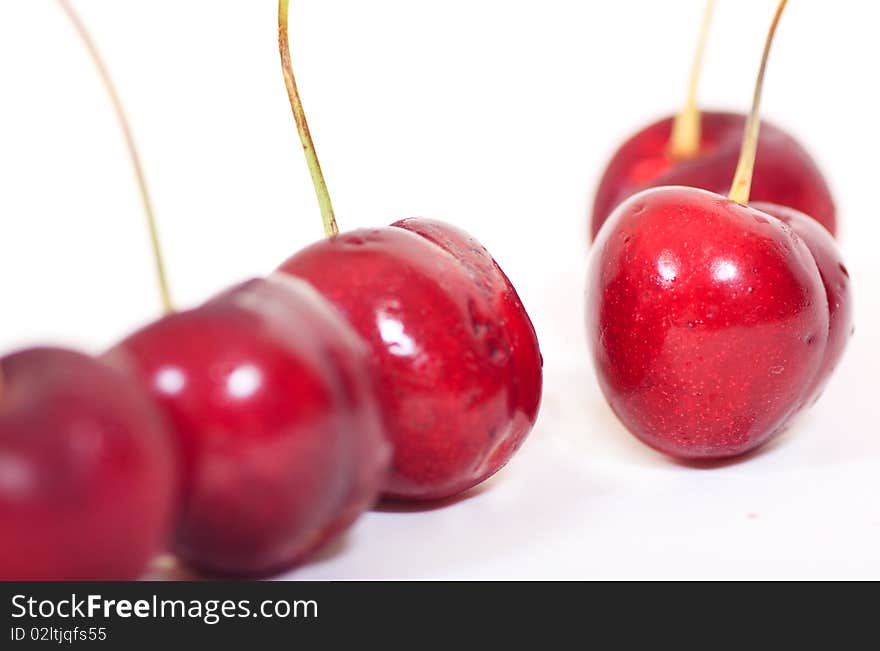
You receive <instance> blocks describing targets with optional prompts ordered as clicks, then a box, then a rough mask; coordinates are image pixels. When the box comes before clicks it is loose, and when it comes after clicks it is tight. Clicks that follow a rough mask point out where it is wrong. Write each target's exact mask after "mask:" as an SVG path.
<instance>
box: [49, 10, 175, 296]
mask: <svg viewBox="0 0 880 651" xmlns="http://www.w3.org/2000/svg"><path fill="white" fill-rule="evenodd" d="M58 4H59V5H61V8H62V9H63V10H64V13H66V14H67V17H68V18H69V19H70V22H71V23H72V24H73V27H74V29H75V30H76V32H77V34H78V35H79V37H80V39H81V40H82V42H83V45H85V47H86V49H87V50H88V52H89V55H90V56H91V58H92V61H93V62H94V64H95V68H96V69H97V71H98V75H99V76H100V77H101V82H102V83H103V84H104V88H105V89H106V91H107V94H108V95H109V96H110V101H111V102H112V104H113V110H114V112H115V113H116V118H117V120H118V121H119V126H120V127H121V128H122V134H123V136H124V137H125V146H126V148H127V149H128V154H129V157H130V158H131V164H132V167H133V168H134V173H135V176H136V177H137V183H138V187H139V188H140V194H141V202H142V204H143V209H144V217H145V218H146V222H147V230H148V231H149V234H150V244H151V246H152V250H153V260H154V262H155V265H156V277H157V279H158V282H159V294H160V298H161V300H162V307H163V309H164V310H165V312H166V313H170V312H173V311H174V303H173V301H172V300H171V290H170V289H169V286H168V275H167V273H166V272H165V262H164V258H163V256H162V246H161V244H160V239H159V229H158V227H157V225H156V216H155V213H154V212H153V202H152V200H151V198H150V191H149V188H148V186H147V179H146V176H145V174H144V169H143V165H142V164H141V159H140V155H139V154H138V149H137V145H136V143H135V140H134V135H133V134H132V130H131V125H130V124H129V122H128V118H127V116H126V113H125V109H124V108H123V106H122V100H121V99H120V97H119V93H118V92H117V90H116V85H115V84H114V83H113V78H112V77H111V76H110V71H109V69H108V68H107V64H106V63H104V59H103V58H102V57H101V54H100V52H99V51H98V47H97V45H95V42H94V40H93V39H92V37H91V34H90V33H89V31H88V30H87V29H86V26H85V24H84V23H83V22H82V20H81V19H80V17H79V15H78V14H77V13H76V11H75V10H74V9H73V6H72V5H71V4H70V2H68V0H58Z"/></svg>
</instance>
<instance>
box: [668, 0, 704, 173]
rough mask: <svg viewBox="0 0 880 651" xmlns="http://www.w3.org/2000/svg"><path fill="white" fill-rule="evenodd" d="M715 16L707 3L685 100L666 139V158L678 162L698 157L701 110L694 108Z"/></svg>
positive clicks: (696, 105) (697, 107)
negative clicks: (667, 143) (667, 140)
mask: <svg viewBox="0 0 880 651" xmlns="http://www.w3.org/2000/svg"><path fill="white" fill-rule="evenodd" d="M714 13H715V0H706V6H705V8H704V9H703V22H702V24H701V25H700V36H699V38H698V39H697V50H696V52H695V53H694V60H693V62H692V63H691V76H690V80H689V81H688V91H687V98H686V99H685V102H684V106H683V107H682V109H681V111H679V113H678V115H676V116H675V122H673V124H672V135H671V136H670V138H669V155H670V156H672V157H673V158H677V159H687V158H694V157H695V156H697V155H699V153H700V136H701V124H700V107H699V105H698V104H697V91H698V89H699V87H700V72H701V71H702V69H703V55H704V54H705V52H706V42H707V41H708V40H709V28H710V27H711V25H712V15H713V14H714Z"/></svg>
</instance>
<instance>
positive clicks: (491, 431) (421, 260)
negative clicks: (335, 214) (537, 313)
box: [280, 219, 541, 500]
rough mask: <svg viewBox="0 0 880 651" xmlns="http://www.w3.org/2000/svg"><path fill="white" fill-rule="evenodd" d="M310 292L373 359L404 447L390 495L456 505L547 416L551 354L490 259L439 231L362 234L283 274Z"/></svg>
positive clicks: (432, 224)
mask: <svg viewBox="0 0 880 651" xmlns="http://www.w3.org/2000/svg"><path fill="white" fill-rule="evenodd" d="M280 271H282V272H284V273H288V274H292V275H295V276H298V277H300V278H303V279H305V280H307V281H308V282H310V283H312V284H313V285H314V286H315V287H316V288H317V289H318V291H319V292H321V294H323V295H324V296H326V297H327V298H329V299H330V301H331V302H333V304H334V305H336V306H337V307H338V308H339V309H340V311H341V312H342V313H343V314H345V316H346V317H347V318H348V320H349V322H350V323H351V324H352V325H353V326H354V328H355V330H357V331H358V333H359V334H360V335H361V336H362V337H363V338H364V340H365V341H366V342H367V344H368V345H369V347H370V349H371V351H372V358H373V363H374V368H375V371H374V372H375V375H376V378H377V387H378V395H379V404H380V406H381V408H382V411H383V414H384V422H385V429H386V432H387V433H388V436H389V439H390V440H391V442H392V444H393V447H394V457H393V461H392V471H391V474H390V475H389V477H388V480H387V481H386V483H385V487H384V492H385V495H386V496H387V497H390V498H395V499H406V500H432V499H439V498H444V497H449V496H452V495H455V494H457V493H460V492H461V491H464V490H466V489H468V488H471V487H472V486H475V485H476V484H479V483H480V482H482V481H483V480H485V479H486V478H488V477H489V476H491V475H492V474H494V473H495V472H497V471H498V470H499V469H500V468H501V467H502V466H503V465H504V464H505V463H507V461H508V460H509V459H510V457H511V456H512V455H513V454H514V452H516V450H517V449H518V448H519V446H520V445H521V444H522V442H523V440H524V439H525V437H526V435H527V434H528V433H529V431H530V430H531V428H532V426H533V425H534V423H535V419H536V418H537V413H538V406H539V403H540V397H541V355H540V352H539V350H538V341H537V337H536V336H535V331H534V328H533V327H532V324H531V321H530V320H529V317H528V315H527V314H526V311H525V309H524V308H523V306H522V303H521V302H520V300H519V298H518V296H517V294H516V292H515V291H514V289H513V287H512V286H511V284H510V282H509V281H508V280H507V278H506V277H505V275H504V274H503V272H502V271H501V269H500V268H499V267H498V265H497V264H496V263H495V261H494V260H493V259H492V257H491V256H490V255H489V253H488V252H487V251H486V250H485V249H484V248H483V247H482V246H481V245H480V244H479V243H478V242H477V241H476V240H474V239H473V238H472V237H470V236H469V235H467V234H466V233H464V232H462V231H460V230H457V229H455V228H453V227H452V226H449V225H448V224H444V223H441V222H436V221H430V220H425V219H408V220H403V221H400V222H397V223H395V224H393V225H392V226H390V227H385V228H371V229H363V230H358V231H353V232H350V233H345V234H342V235H339V236H337V237H334V238H332V239H328V240H323V241H321V242H318V243H316V244H313V245H311V246H309V247H307V248H306V249H304V250H302V251H300V252H299V253H297V254H296V255H294V256H293V257H291V258H290V259H289V260H287V261H286V262H285V263H284V264H283V265H281V267H280Z"/></svg>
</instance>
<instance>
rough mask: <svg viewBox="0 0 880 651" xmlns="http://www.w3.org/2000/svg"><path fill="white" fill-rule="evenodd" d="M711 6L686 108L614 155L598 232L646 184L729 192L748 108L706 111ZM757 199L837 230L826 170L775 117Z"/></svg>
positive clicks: (761, 156) (765, 128) (760, 163)
mask: <svg viewBox="0 0 880 651" xmlns="http://www.w3.org/2000/svg"><path fill="white" fill-rule="evenodd" d="M712 5H713V3H712V2H711V1H710V2H709V3H708V4H707V10H706V16H705V18H704V21H703V29H702V30H701V38H700V41H699V46H698V48H697V54H696V56H695V59H694V66H693V71H692V74H691V82H690V85H689V89H688V90H689V92H688V99H687V101H686V103H685V107H684V109H683V110H682V111H681V113H679V114H678V115H677V116H675V117H667V118H664V119H662V120H660V121H658V122H655V123H654V124H651V125H649V126H647V127H645V128H644V129H642V130H641V131H639V132H637V133H636V134H634V135H633V136H632V137H630V138H629V139H628V140H627V141H626V142H625V143H624V144H623V145H622V146H621V147H620V149H618V150H617V152H615V154H614V155H613V156H612V158H611V161H610V162H609V163H608V166H607V167H606V169H605V171H604V173H603V175H602V178H601V180H600V182H599V187H598V189H597V191H596V197H595V200H594V204H593V213H592V222H591V237H592V238H593V239H595V238H596V235H597V233H598V232H599V229H600V228H601V227H602V224H604V223H605V220H606V219H607V218H608V216H609V215H610V214H611V211H612V210H613V209H614V208H615V207H616V206H617V205H619V204H620V203H621V202H622V201H623V200H624V199H626V198H627V197H629V196H631V195H633V194H635V193H637V192H640V191H642V190H645V189H647V188H652V187H659V186H665V185H686V186H692V187H697V188H703V189H705V190H711V191H713V192H717V193H722V194H723V193H725V192H726V191H727V189H728V185H729V183H730V179H731V177H732V176H733V173H734V171H735V169H736V165H737V160H738V158H739V152H740V149H741V147H742V144H743V129H744V127H745V122H746V115H745V114H740V113H724V112H709V111H705V112H702V113H701V112H700V110H699V108H698V106H697V102H696V89H697V85H698V81H699V71H700V61H701V59H702V53H703V48H704V45H705V40H706V35H707V32H708V25H709V18H710V16H711V11H712ZM751 198H752V200H754V201H764V202H770V203H775V204H780V205H783V206H790V207H792V208H795V209H797V210H799V211H801V212H803V213H806V214H807V215H810V216H811V217H813V218H814V219H816V220H817V221H818V222H819V223H821V224H822V225H823V226H825V228H827V229H828V230H829V231H830V232H831V234H832V235H833V234H835V233H836V229H837V219H836V210H835V207H834V201H833V199H832V196H831V191H830V189H829V188H828V184H827V183H826V181H825V178H824V177H823V175H822V172H821V171H820V170H819V168H818V166H817V165H816V163H815V161H814V160H813V158H812V157H811V156H810V154H809V153H808V152H807V151H806V149H804V147H803V146H802V145H801V144H800V143H799V142H798V141H797V140H796V139H795V138H794V137H793V136H791V135H790V134H788V133H787V132H785V131H783V130H782V129H780V128H779V127H776V126H773V125H771V124H766V123H765V124H763V125H762V126H761V136H760V144H759V147H758V154H757V161H756V163H755V176H754V179H753V181H752V191H751Z"/></svg>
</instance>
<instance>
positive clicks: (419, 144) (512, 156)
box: [0, 0, 880, 579]
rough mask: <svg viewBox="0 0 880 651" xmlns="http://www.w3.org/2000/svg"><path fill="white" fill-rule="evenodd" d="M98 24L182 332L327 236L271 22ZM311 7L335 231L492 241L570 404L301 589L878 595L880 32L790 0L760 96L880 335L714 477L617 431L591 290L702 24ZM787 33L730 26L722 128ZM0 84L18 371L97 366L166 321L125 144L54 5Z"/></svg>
mask: <svg viewBox="0 0 880 651" xmlns="http://www.w3.org/2000/svg"><path fill="white" fill-rule="evenodd" d="M76 4H77V6H78V7H79V8H80V10H81V12H82V14H83V16H84V18H85V20H86V21H87V22H88V24H89V25H90V27H91V29H92V31H93V32H94V35H95V37H96V38H97V40H98V42H99V44H100V45H101V47H102V48H103V50H104V53H105V55H106V57H107V58H108V60H109V63H110V67H111V69H112V71H113V73H114V75H115V77H116V79H117V81H118V84H119V86H120V90H121V93H122V96H123V98H124V101H125V102H126V104H127V105H128V108H129V112H130V113H131V117H132V120H133V123H134V128H135V131H136V134H137V136H138V139H139V141H140V144H141V148H142V151H143V156H144V161H145V165H146V168H147V173H148V176H149V178H150V180H151V182H152V187H153V192H154V195H155V200H156V207H157V211H158V215H159V219H160V222H161V229H162V233H163V235H164V239H165V244H166V249H167V253H168V263H169V270H170V273H171V280H172V284H173V288H174V290H175V295H176V297H177V299H178V302H179V303H180V304H181V305H187V304H192V303H195V302H197V301H199V300H201V299H203V298H205V297H207V296H208V295H209V294H210V293H211V292H214V291H216V290H218V289H220V288H222V287H223V286H224V285H227V284H229V283H231V282H234V281H236V280H238V279H242V278H244V277H246V276H249V275H255V274H260V273H265V272H268V271H269V270H271V269H272V268H273V267H274V266H275V265H276V264H277V263H278V262H279V261H280V260H282V259H283V258H284V257H286V256H287V255H289V254H290V253H291V252H293V251H294V250H295V249H296V248H297V247H300V246H302V245H304V244H306V243H308V242H310V241H312V240H314V239H316V238H318V237H320V236H321V225H320V219H319V217H318V213H317V207H316V205H315V201H314V198H313V196H312V194H311V188H310V185H309V179H308V175H307V173H306V170H305V165H304V163H303V161H302V160H301V158H302V157H301V155H300V153H299V151H298V145H297V143H296V140H295V132H294V129H293V125H292V123H291V118H290V114H289V109H288V107H287V103H286V98H285V95H284V88H283V85H282V81H281V74H280V72H279V68H278V60H277V51H276V46H275V40H274V39H275V4H276V3H275V2H273V1H272V0H265V1H264V2H253V1H247V2H245V0H238V1H237V2H233V1H231V0H230V1H228V2H216V3H210V4H206V3H204V2H196V1H195V0H174V1H171V0H166V1H164V2H152V3H143V2H135V1H134V0H79V1H78V2H77V3H76ZM292 4H293V7H292V14H293V15H292V19H293V20H292V42H293V57H294V63H295V65H297V70H298V77H299V81H300V86H301V90H302V92H303V94H304V101H305V103H306V109H307V111H308V112H309V115H310V118H311V123H312V130H313V132H314V134H315V137H316V139H317V145H318V149H319V153H320V155H321V159H322V163H323V165H324V168H325V172H326V174H327V177H328V181H329V183H330V189H331V192H332V193H333V197H334V203H335V205H336V208H337V212H338V216H339V219H340V223H341V225H342V227H343V228H355V227H358V226H363V225H370V224H386V223H389V222H390V221H392V220H394V219H397V218H400V217H405V216H411V215H423V216H429V217H437V218H441V219H446V220H448V221H452V222H454V223H457V224H459V225H461V226H463V227H465V228H467V229H468V230H470V231H471V232H472V233H473V234H474V235H476V236H477V237H478V238H480V239H481V240H482V241H483V243H484V244H485V245H486V246H487V247H488V248H489V249H490V251H492V252H493V254H494V255H495V256H496V258H497V259H498V260H499V262H500V263H501V265H502V266H503V267H504V269H505V270H506V271H507V272H508V274H509V275H510V277H511V278H512V280H513V281H514V283H515V284H516V286H517V288H518V289H519V291H520V294H521V295H522V297H523V300H524V302H525V303H526V305H527V307H528V308H529V311H530V313H531V314H532V317H533V319H534V321H535V325H536V327H537V329H538V333H539V336H540V338H541V343H542V349H543V352H544V355H545V360H546V364H545V370H546V384H545V400H544V406H543V410H542V414H541V418H540V421H539V423H538V426H537V428H536V429H535V431H534V433H533V434H532V436H531V438H530V439H529V441H528V442H527V444H526V445H525V447H524V449H523V450H522V452H521V453H520V454H519V455H518V456H517V457H516V458H515V459H514V460H513V461H512V462H511V463H510V465H509V466H508V468H506V469H505V470H504V471H502V473H501V474H500V475H498V476H497V478H496V479H494V480H492V481H491V482H490V483H489V484H487V486H486V487H485V488H484V489H481V490H478V491H476V492H475V493H474V494H472V495H469V496H467V497H466V498H465V499H462V500H459V501H457V502H455V503H454V504H449V505H445V506H443V507H442V508H435V509H431V510H427V511H413V512H387V511H382V512H375V513H371V514H368V515H367V516H365V517H364V518H363V519H362V520H361V521H360V522H359V523H358V524H357V526H356V527H355V528H354V529H353V530H352V531H351V533H350V534H349V535H348V536H347V537H346V538H345V539H344V540H343V541H341V543H340V544H339V545H337V546H336V547H335V548H334V549H331V550H328V551H327V552H326V553H325V554H324V555H323V556H322V558H320V559H319V560H317V561H316V562H314V563H312V564H310V565H308V566H307V567H304V568H302V569H300V570H298V571H296V572H294V573H292V574H290V575H289V577H290V578H309V579H312V578H345V579H356V578H545V577H546V578H550V577H553V578H561V577H577V578H600V577H603V578H604V577H614V578H622V577H629V578H650V577H664V578H671V577H681V578H684V577H687V578H705V577H731V578H735V577H750V578H764V577H785V578H807V577H809V578H826V577H827V578H832V577H833V578H843V577H851V578H855V577H864V578H874V579H877V578H880V560H878V556H877V549H878V547H880V544H878V543H880V426H878V424H877V419H876V418H877V416H876V414H877V408H876V400H877V396H876V393H877V387H878V379H877V377H878V376H877V373H878V369H880V341H878V339H877V334H876V333H877V332H880V292H878V289H877V288H878V286H880V256H878V255H877V252H876V249H877V246H878V240H880V220H878V217H877V215H878V204H880V202H878V195H877V192H878V178H880V166H878V164H877V160H878V151H880V130H878V129H877V123H876V119H877V117H876V116H877V115H878V112H880V87H878V85H877V84H876V83H873V79H871V78H869V77H867V76H865V73H862V72H860V71H863V70H866V69H868V68H870V65H869V64H870V62H873V61H877V60H880V42H878V40H877V39H876V35H875V34H874V26H875V25H876V24H877V21H878V19H880V8H878V7H876V6H875V5H874V4H873V3H862V2H855V1H851V2H847V3H837V4H835V5H833V7H832V5H831V4H829V3H820V2H792V3H790V6H789V9H788V11H787V14H786V16H785V17H784V18H783V22H782V24H781V26H780V30H779V34H778V39H777V43H776V46H775V47H774V53H773V59H772V61H771V63H770V67H769V70H768V77H767V87H766V90H765V94H764V106H765V115H767V116H768V117H770V118H772V119H774V120H775V121H776V122H778V123H780V124H782V125H784V126H785V127H786V128H788V129H790V130H791V131H793V132H794V133H796V134H797V135H798V136H799V137H800V138H801V139H802V140H803V141H804V142H805V143H806V144H807V146H808V147H809V148H810V149H811V150H812V151H813V153H814V154H815V156H816V157H817V159H818V160H819V161H820V163H821V165H822V167H823V168H824V170H825V171H826V172H827V174H828V176H829V178H830V180H831V183H832V185H833V187H834V189H835V193H836V196H837V200H838V204H839V208H840V218H841V223H842V238H841V241H842V246H843V249H844V252H845V255H846V259H847V261H848V265H849V267H850V270H851V272H852V276H853V282H854V286H855V293H856V294H855V296H856V336H855V337H854V339H853V340H852V344H851V347H850V349H849V351H848V353H847V356H846V359H845V360H844V362H843V365H842V367H841V368H840V369H839V371H838V373H837V376H836V378H835V379H834V381H833V382H832V384H831V386H830V387H829V389H828V391H827V393H826V395H825V397H824V398H823V399H822V400H821V401H820V402H819V404H818V405H817V406H816V407H815V408H814V409H813V410H812V411H811V412H809V413H808V414H807V415H806V416H805V417H803V418H802V419H801V421H800V422H799V423H798V424H797V426H796V427H795V428H794V429H793V431H792V432H791V433H790V434H789V435H788V436H786V437H784V438H783V439H781V440H780V441H778V442H777V443H775V444H774V445H772V446H770V447H769V448H767V449H766V450H765V451H762V452H761V453H759V454H756V455H753V456H752V457H750V458H748V459H745V460H743V461H741V462H739V463H735V464H730V465H725V466H721V467H719V468H715V469H696V468H691V467H686V466H681V465H678V464H675V463H673V462H670V461H668V460H666V459H664V458H663V457H661V456H659V455H657V454H655V453H654V452H652V451H650V450H648V449H646V448H645V447H644V446H642V445H641V444H639V443H638V442H636V441H635V440H634V439H632V438H631V437H630V436H629V435H628V434H627V433H626V432H625V431H624V430H623V429H622V428H621V427H620V425H619V424H618V423H617V422H616V420H615V419H614V417H613V415H612V414H611V413H610V411H609V410H608V408H607V407H606V406H605V403H604V401H603V400H602V397H601V395H600V393H599V390H598V388H597V386H596V383H595V380H594V377H593V372H592V369H591V367H590V365H589V362H588V360H587V355H586V347H585V345H584V335H583V329H582V325H581V323H582V318H581V314H582V304H581V303H582V297H581V285H582V274H583V267H584V264H583V248H584V247H583V242H584V239H585V235H584V234H585V230H586V213H587V206H588V204H589V201H590V200H591V196H592V191H593V188H594V185H595V182H596V179H597V176H598V175H599V173H600V171H601V169H602V166H603V164H604V162H605V161H606V160H607V158H608V156H609V155H610V153H611V152H612V151H613V149H614V148H615V147H616V146H617V145H618V144H619V142H620V140H621V139H622V138H623V137H624V136H626V135H627V134H628V133H629V132H631V131H632V130H634V129H636V128H638V127H639V126H641V125H642V124H644V123H645V122H647V121H648V120H651V119H653V118H655V117H657V116H659V115H662V114H664V113H669V112H671V111H673V110H675V109H676V108H677V105H678V103H679V101H680V98H681V96H682V94H683V90H684V87H685V81H686V79H685V78H686V75H687V70H688V65H689V57H690V54H691V50H692V47H693V42H694V38H695V33H694V31H695V29H696V26H697V25H698V23H699V17H700V12H701V10H702V2H701V0H688V1H684V0H681V1H679V2H664V3H659V2H650V1H649V0H643V1H636V0H630V1H622V2H614V3H598V2H584V3H574V2H570V1H568V0H542V1H541V2H537V1H536V0H529V1H526V0H523V1H520V2H513V1H510V0H444V1H443V2H440V1H439V0H437V1H434V0H424V1H422V2H412V1H411V0H376V1H375V2H369V3H367V2H362V1H360V0H298V1H296V2H294V3H292ZM774 6H775V1H774V0H762V1H761V2H757V1H755V2H750V3H740V2H732V0H727V1H726V0H721V2H720V3H719V9H718V12H717V16H716V22H715V27H714V30H713V35H712V38H711V41H710V44H709V49H708V53H707V60H706V67H705V71H704V83H703V88H702V91H701V96H702V98H703V100H704V105H705V106H707V107H709V106H711V107H729V108H738V109H744V108H745V107H746V104H747V102H748V101H749V99H750V97H751V90H752V82H753V77H754V74H755V71H756V65H757V59H758V56H759V53H760V47H761V42H762V40H763V37H764V33H765V30H766V27H767V24H768V21H769V19H770V17H771V15H772V12H773V8H774ZM0 61H3V64H2V65H0V88H2V89H3V101H2V105H0V214H2V215H3V220H2V223H3V230H2V236H0V237H2V240H0V241H2V244H3V247H2V252H3V255H2V256H0V275H2V277H3V278H4V279H5V282H3V283H2V284H0V303H2V305H3V306H4V312H3V322H2V327H0V349H2V350H3V351H7V350H9V349H11V348H14V347H17V346H21V345H24V344H28V343H35V342H47V341H48V342H56V343H63V344H67V345H75V346H80V347H84V348H86V349H89V350H100V349H101V348H103V347H105V346H107V345H109V344H110V343H111V342H112V341H113V340H114V339H115V338H118V337H119V336H121V335H123V334H124V333H125V332H126V331H127V330H128V329H130V328H132V327H134V326H135V325H137V324H138V323H140V322H142V321H144V320H146V319H149V318H151V317H152V316H153V315H155V314H156V313H157V310H158V302H157V299H156V292H155V287H154V282H153V278H152V275H151V263H150V259H149V252H148V249H147V246H146V240H145V232H144V229H143V226H142V223H141V214H140V212H139V204H138V199H137V193H136V188H135V185H134V182H133V179H132V176H131V174H130V169H129V166H128V161H127V159H126V155H125V151H124V149H123V147H122V141H121V138H120V136H119V132H118V130H117V128H116V125H115V123H114V122H113V117H112V114H111V112H110V107H109V105H108V103H107V101H106V99H105V96H104V93H103V90H102V88H101V87H100V85H99V83H98V81H97V78H96V76H95V75H94V72H93V70H92V68H91V64H90V62H89V60H88V59H87V58H86V56H85V54H84V52H83V51H82V49H81V48H80V46H79V44H78V42H77V40H76V38H75V36H74V34H73V32H72V31H71V30H70V28H69V27H68V25H67V24H66V23H65V20H64V18H63V16H62V15H61V14H60V13H59V11H58V10H57V9H56V7H55V6H54V3H53V2H51V1H50V0H0ZM866 65H867V66H868V68H866V67H865V66H866Z"/></svg>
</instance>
